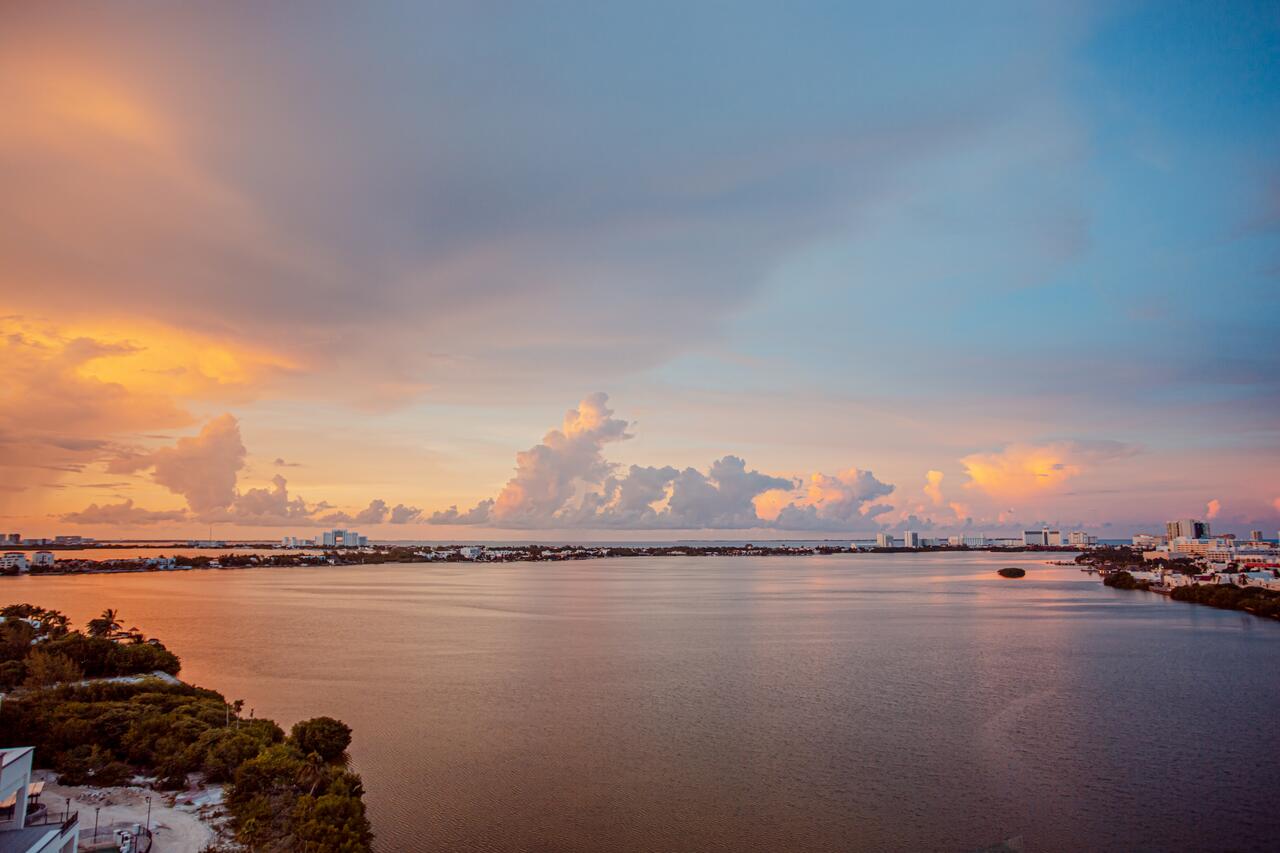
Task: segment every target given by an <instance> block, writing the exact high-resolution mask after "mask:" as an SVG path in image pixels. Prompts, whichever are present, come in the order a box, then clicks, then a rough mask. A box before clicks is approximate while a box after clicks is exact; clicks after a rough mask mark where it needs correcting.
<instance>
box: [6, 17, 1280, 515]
mask: <svg viewBox="0 0 1280 853" xmlns="http://www.w3.org/2000/svg"><path fill="white" fill-rule="evenodd" d="M247 17H248V16H246V15H245V14H244V10H243V9H242V8H237V4H218V5H217V6H208V7H173V8H164V7H161V8H156V9H151V10H149V11H148V13H147V14H146V15H143V16H140V15H138V14H136V12H135V10H132V9H130V8H126V7H116V8H112V7H107V6H89V5H83V6H78V5H75V4H72V5H69V6H66V7H60V8H58V9H56V10H55V9H53V8H51V7H50V6H49V5H48V4H12V5H11V6H10V7H8V8H6V9H5V10H4V11H3V12H0V24H2V26H0V95H2V96H3V98H4V101H5V103H6V104H7V108H6V115H5V117H4V119H3V120H0V121H3V122H4V126H5V130H4V132H3V133H0V175H3V177H4V179H5V183H6V187H7V188H8V191H7V192H6V193H5V195H4V197H3V198H2V199H0V209H2V210H3V211H4V219H5V222H6V225H7V227H6V228H5V229H3V231H2V232H0V269H3V270H4V274H3V279H2V281H3V283H2V284H0V363H3V364H4V365H5V371H4V376H5V382H4V383H3V390H2V391H0V395H2V396H0V402H2V403H3V405H2V406H0V477H2V479H0V529H3V530H20V531H22V533H23V534H24V535H30V536H42V537H43V536H47V537H52V536H53V535H55V534H62V533H67V534H83V535H86V536H96V537H98V538H103V539H107V538H125V537H136V536H145V537H148V538H162V537H166V536H173V537H177V538H184V539H185V538H204V537H206V536H207V535H208V529H209V527H210V526H211V525H213V526H214V528H215V535H216V536H217V537H218V538H242V537H261V538H264V539H279V537H280V536H281V535H287V534H298V533H304V532H318V531H320V530H321V529H323V528H326V527H328V528H333V527H353V528H358V529H359V531H360V532H361V533H364V534H366V535H368V536H369V538H370V539H382V540H386V539H406V540H407V539H431V540H448V539H450V538H457V539H468V540H486V539H494V540H497V539H503V538H511V539H530V538H545V539H559V540H569V539H607V538H610V537H614V538H624V539H644V538H652V539H671V538H691V537H695V538H715V537H724V538H734V539H736V538H741V537H742V536H753V535H763V536H774V537H778V538H782V537H784V536H787V535H798V536H801V537H810V536H819V535H832V536H846V537H848V536H854V535H857V536H861V537H867V538H871V537H874V536H875V534H876V533H877V532H880V531H889V532H897V533H899V534H901V532H902V531H903V530H912V531H916V532H919V533H921V534H922V535H928V536H932V535H934V534H946V533H957V534H959V533H962V532H964V531H973V532H986V533H989V534H992V535H996V534H998V533H1001V532H1009V533H1019V532H1020V531H1022V530H1023V529H1033V528H1037V527H1039V526H1040V524H1041V523H1045V524H1048V525H1051V526H1053V527H1054V528H1055V529H1061V530H1062V531H1063V533H1064V535H1065V533H1066V531H1068V530H1074V529H1086V530H1089V531H1091V532H1094V533H1098V534H1101V535H1102V536H1103V537H1104V538H1116V539H1127V538H1128V537H1129V536H1130V535H1131V534H1133V533H1140V532H1147V533H1153V534H1159V533H1160V532H1161V531H1163V530H1164V525H1165V522H1166V521H1167V520H1168V519H1182V518H1192V519H1205V520H1207V521H1209V522H1211V524H1212V527H1213V530H1214V531H1215V532H1218V531H1222V532H1238V533H1241V534H1243V533H1246V532H1248V531H1250V530H1252V529H1263V530H1265V531H1266V532H1267V535H1268V536H1272V535H1274V534H1275V531H1276V530H1277V529H1278V528H1280V380H1277V377H1278V376H1280V370H1278V369H1277V368H1280V348H1277V347H1276V345H1275V343H1274V341H1275V338H1276V334H1275V329H1276V325H1277V322H1280V305H1278V300H1280V288H1277V278H1278V276H1280V169H1277V167H1276V163H1277V162H1280V158H1278V157H1277V154H1280V152H1278V151H1277V150H1276V140H1277V139H1280V109H1278V107H1280V61H1277V59H1276V57H1277V56H1278V55H1280V22H1278V21H1277V18H1276V15H1275V13H1274V8H1272V7H1269V6H1268V5H1267V4H1256V5H1253V4H1242V5H1239V6H1236V7H1233V8H1232V9H1231V10H1230V12H1229V13H1228V12H1224V11H1221V10H1213V9H1209V8H1202V7H1199V6H1194V5H1189V4H1187V5H1184V4H1144V3H1139V4H1133V5H1126V6H1125V7H1124V8H1123V9H1118V10H1115V9H1113V10H1107V9H1102V8H1097V7H1089V6H1085V5H1082V4H1053V3H1046V4H1036V5H1034V6H1032V5H1026V4H1010V5H1008V6H1005V7H1000V6H998V5H997V6H995V7H991V8H989V9H984V10H973V9H963V10H961V9H958V8H950V7H948V6H945V5H940V6H937V7H933V8H932V9H931V11H930V12H929V14H927V15H924V14H922V15H920V18H921V19H922V20H920V21H918V22H915V21H911V20H903V19H902V17H900V16H899V15H896V14H895V13H894V12H893V10H892V8H891V7H883V8H875V7H872V8H866V7H862V8H858V9H853V8H846V7H845V6H844V5H843V4H831V5H828V6H821V5H813V6H805V7H803V8H801V9H795V10H789V11H783V10H780V9H775V8H772V7H768V6H756V5H749V6H735V7H733V8H732V9H725V8H719V7H712V6H706V7H694V8H685V7H682V6H673V7H671V8H668V9H666V10H664V11H661V12H660V13H659V12H656V11H655V10H652V9H645V10H639V9H637V10H634V11H627V10H624V9H612V10H603V9H591V8H587V9H582V8H572V7H568V6H564V7H555V8H553V9H541V10H534V9H533V8H531V7H530V8H524V7H518V6H517V7H514V8H512V9H510V10H508V11H507V13H506V14H504V15H503V16H502V17H501V19H498V18H497V17H496V16H494V15H492V14H487V13H485V12H482V11H480V10H477V9H470V8H468V7H466V6H460V7H444V6H441V7H435V8H433V9H430V10H427V9H424V8H419V7H415V6H414V5H411V4H405V5H399V4H386V5H383V6H380V7H379V8H378V9H373V10H371V9H360V10H356V9H354V8H348V7H346V6H344V5H342V4H334V5H333V6H331V7H329V8H328V9H327V11H326V14H313V15H309V16H308V17H307V18H306V19H301V18H300V17H295V16H293V15H291V14H290V12H289V11H287V10H285V9H283V8H271V9H256V10H255V12H254V14H253V15H252V23H251V24H250V23H249V22H248V21H247V20H246V19H247ZM672 21H678V22H679V25H678V26H675V25H672V24H671V22H672ZM760 57H768V58H769V60H770V61H768V62H760V61H759V58H760ZM918 57H927V59H928V61H927V63H920V62H917V61H916V59H917V58H918ZM228 58H231V59H233V60H234V61H233V62H228V61H227V60H228ZM783 58H785V61H782V60H783Z"/></svg>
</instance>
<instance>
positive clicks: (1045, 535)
mask: <svg viewBox="0 0 1280 853" xmlns="http://www.w3.org/2000/svg"><path fill="white" fill-rule="evenodd" d="M1022 544H1023V545H1039V546H1040V547H1046V548H1047V547H1049V546H1051V545H1061V544H1062V532H1061V531H1058V530H1050V529H1049V528H1047V527H1042V528H1040V529H1039V530H1024V531H1022Z"/></svg>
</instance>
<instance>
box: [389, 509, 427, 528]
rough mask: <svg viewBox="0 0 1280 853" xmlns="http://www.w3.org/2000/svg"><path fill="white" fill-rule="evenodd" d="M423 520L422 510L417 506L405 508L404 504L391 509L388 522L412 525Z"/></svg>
mask: <svg viewBox="0 0 1280 853" xmlns="http://www.w3.org/2000/svg"><path fill="white" fill-rule="evenodd" d="M421 520H422V510H420V509H418V508H417V507H416V506H405V505H404V504H396V505H395V506H393V507H392V508H391V517H390V518H388V519H387V521H389V522H391V523H392V524H412V523H413V522H415V521H421Z"/></svg>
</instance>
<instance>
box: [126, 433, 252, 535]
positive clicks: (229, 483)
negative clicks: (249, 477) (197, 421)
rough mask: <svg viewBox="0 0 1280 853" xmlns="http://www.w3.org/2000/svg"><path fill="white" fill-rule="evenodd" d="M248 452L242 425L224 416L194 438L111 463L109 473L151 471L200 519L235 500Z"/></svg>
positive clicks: (131, 455) (158, 480)
mask: <svg viewBox="0 0 1280 853" xmlns="http://www.w3.org/2000/svg"><path fill="white" fill-rule="evenodd" d="M245 455H246V451H245V447H244V442H243V441H241V439H240V424H239V423H238V422H237V421H236V419H235V417H233V416H232V415H230V414H225V415H221V416H219V417H217V418H214V419H213V420H211V421H209V423H207V424H205V426H204V428H203V429H201V430H200V434H199V435H197V436H195V437H194V438H180V439H178V441H177V443H176V444H174V446H173V447H162V448H160V449H158V450H153V451H150V452H139V453H132V454H128V455H125V456H122V457H120V458H118V459H115V460H112V462H110V463H109V464H108V465H107V470H108V471H110V472H112V473H118V474H127V473H133V472H135V471H142V470H147V469H150V470H151V477H152V479H153V480H155V481H156V482H157V483H159V484H160V485H162V486H164V487H166V488H167V489H169V491H171V492H173V493H175V494H179V495H182V496H183V497H185V498H186V499H187V505H188V506H189V507H190V508H191V511H192V512H193V513H195V514H197V515H200V514H204V513H210V512H214V511H215V510H219V509H223V508H225V507H227V506H229V505H230V504H231V503H232V502H233V501H234V500H235V499H236V475H237V474H238V472H239V471H240V469H241V468H243V467H244V459H245Z"/></svg>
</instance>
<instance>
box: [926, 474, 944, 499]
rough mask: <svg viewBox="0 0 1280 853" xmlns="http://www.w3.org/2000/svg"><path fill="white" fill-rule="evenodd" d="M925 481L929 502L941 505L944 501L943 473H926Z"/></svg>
mask: <svg viewBox="0 0 1280 853" xmlns="http://www.w3.org/2000/svg"><path fill="white" fill-rule="evenodd" d="M924 479H925V484H924V493H925V495H927V496H928V498H929V500H931V501H933V502H934V503H935V504H938V505H941V504H942V503H943V500H944V499H943V497H942V472H941V471H926V472H925V475H924Z"/></svg>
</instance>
